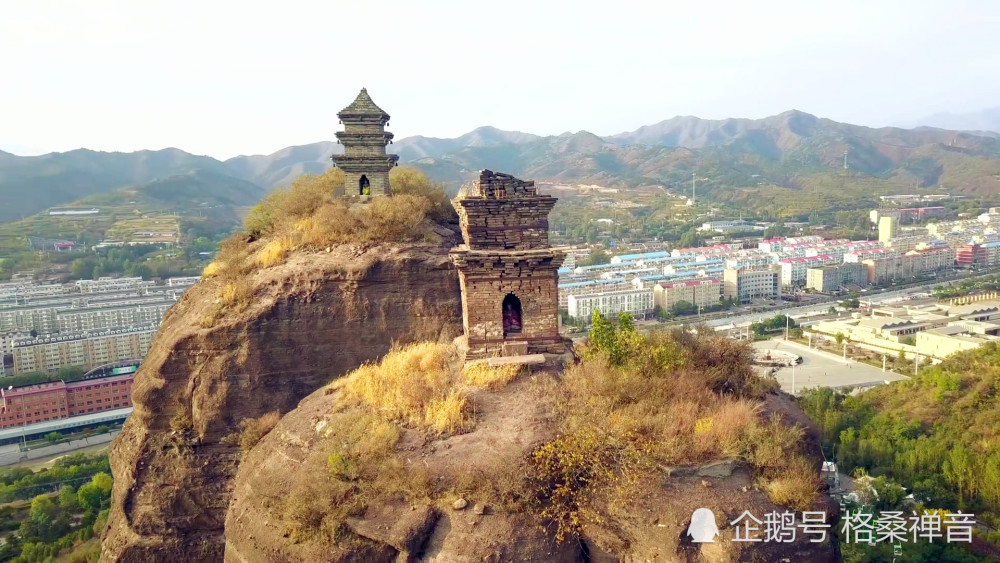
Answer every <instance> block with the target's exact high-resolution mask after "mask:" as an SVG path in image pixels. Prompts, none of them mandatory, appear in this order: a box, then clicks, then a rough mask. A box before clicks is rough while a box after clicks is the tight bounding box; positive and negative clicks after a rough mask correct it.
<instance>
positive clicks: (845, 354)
mask: <svg viewBox="0 0 1000 563" xmlns="http://www.w3.org/2000/svg"><path fill="white" fill-rule="evenodd" d="M844 363H845V364H846V363H847V343H846V342H844Z"/></svg>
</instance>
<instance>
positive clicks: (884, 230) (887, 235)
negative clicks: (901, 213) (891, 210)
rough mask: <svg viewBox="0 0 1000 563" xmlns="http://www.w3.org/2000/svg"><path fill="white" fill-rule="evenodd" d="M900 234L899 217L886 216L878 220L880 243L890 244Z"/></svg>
mask: <svg viewBox="0 0 1000 563" xmlns="http://www.w3.org/2000/svg"><path fill="white" fill-rule="evenodd" d="M897 234H899V217H898V216H893V215H884V216H882V217H879V218H878V241H879V242H881V243H882V244H889V241H891V240H892V239H894V238H896V235H897Z"/></svg>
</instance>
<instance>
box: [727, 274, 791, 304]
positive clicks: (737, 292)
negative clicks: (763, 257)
mask: <svg viewBox="0 0 1000 563" xmlns="http://www.w3.org/2000/svg"><path fill="white" fill-rule="evenodd" d="M722 284H723V290H722V294H723V297H725V298H726V299H730V298H732V299H736V300H737V301H739V302H740V303H749V302H750V301H753V300H754V299H760V298H767V299H774V298H777V297H780V296H781V270H780V269H778V268H776V267H770V268H762V269H759V270H734V269H726V270H725V271H724V272H723V274H722Z"/></svg>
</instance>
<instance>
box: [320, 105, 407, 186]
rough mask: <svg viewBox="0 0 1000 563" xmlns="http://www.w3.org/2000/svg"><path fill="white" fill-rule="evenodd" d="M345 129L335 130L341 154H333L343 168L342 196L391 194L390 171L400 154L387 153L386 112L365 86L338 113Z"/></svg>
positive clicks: (389, 135)
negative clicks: (341, 147) (369, 94)
mask: <svg viewBox="0 0 1000 563" xmlns="http://www.w3.org/2000/svg"><path fill="white" fill-rule="evenodd" d="M337 117H339V118H340V122H341V123H343V124H344V130H343V131H338V132H337V142H338V143H340V144H342V145H344V154H342V155H335V156H333V157H332V160H333V163H334V166H336V167H337V168H340V169H341V170H343V171H344V195H347V196H356V195H372V196H377V195H391V192H390V190H389V170H391V169H392V167H393V166H396V162H397V161H398V160H399V157H398V156H396V155H394V154H386V152H385V146H386V145H388V144H389V143H391V142H392V133H389V132H387V131H386V130H385V126H386V125H388V124H389V114H388V113H386V112H384V111H383V110H382V108H380V107H378V106H377V105H375V102H373V101H372V99H371V98H370V97H369V96H368V91H367V90H365V89H364V88H362V89H361V93H360V94H358V97H357V98H356V99H355V100H354V101H353V102H352V103H351V105H349V106H347V107H346V108H344V109H342V110H340V113H338V114H337Z"/></svg>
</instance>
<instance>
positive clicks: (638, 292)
mask: <svg viewBox="0 0 1000 563" xmlns="http://www.w3.org/2000/svg"><path fill="white" fill-rule="evenodd" d="M567 309H568V311H569V316H570V317H572V318H574V319H577V320H580V321H589V320H590V317H591V315H592V314H593V313H594V311H595V310H597V311H600V312H601V314H603V315H604V316H606V317H617V316H618V314H619V313H631V314H632V315H633V316H635V317H645V316H648V315H650V314H652V312H653V292H652V291H650V290H648V289H621V290H617V291H605V292H601V293H594V294H590V295H580V296H577V295H570V296H569V299H568V307H567Z"/></svg>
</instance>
